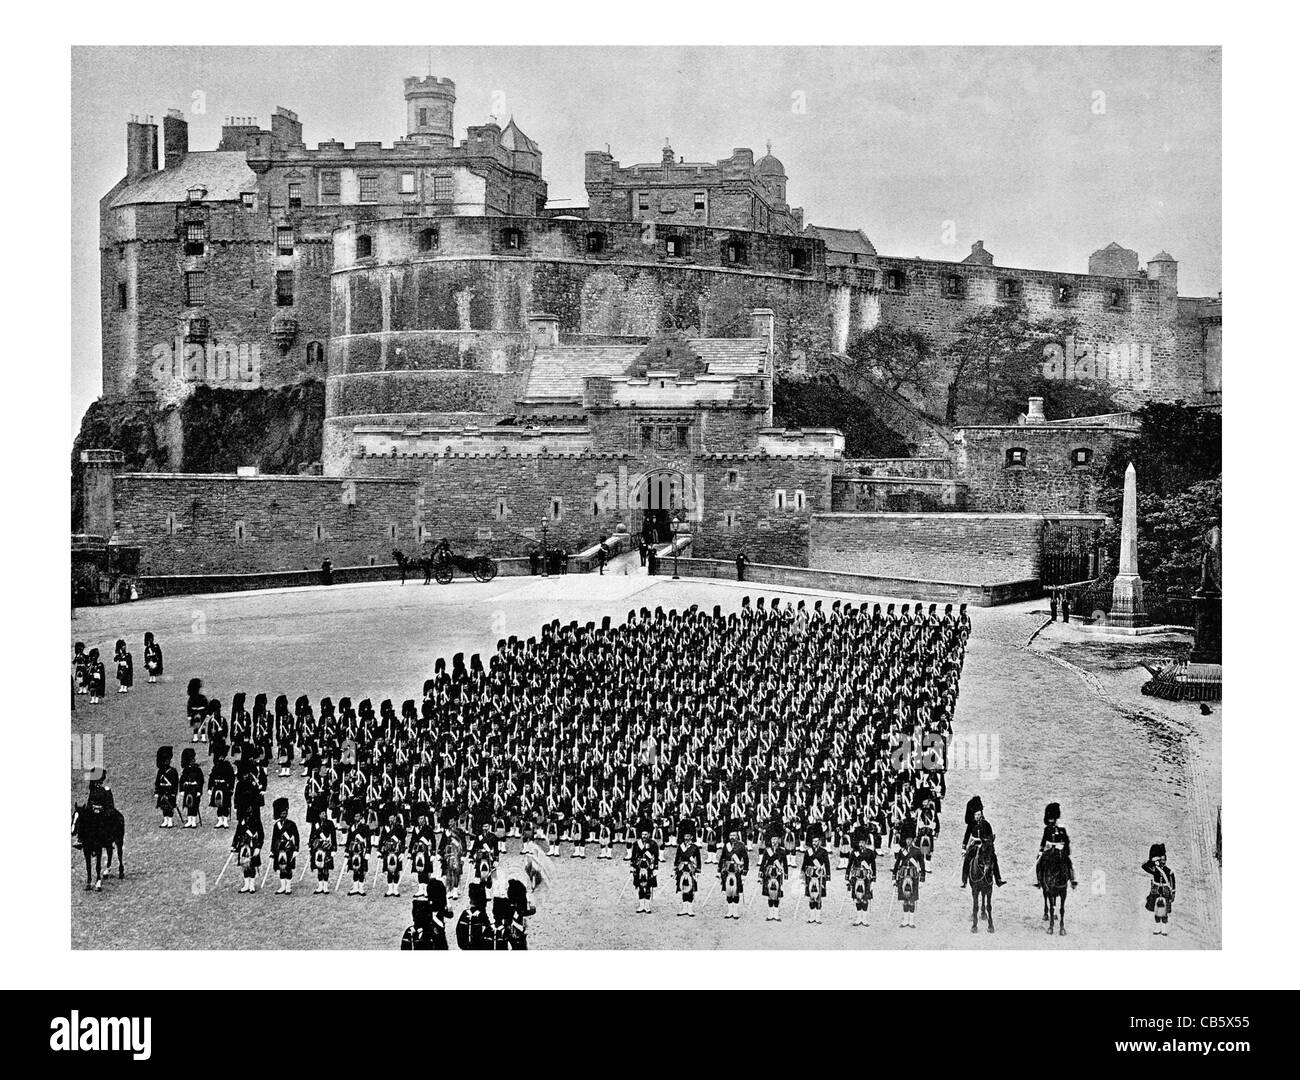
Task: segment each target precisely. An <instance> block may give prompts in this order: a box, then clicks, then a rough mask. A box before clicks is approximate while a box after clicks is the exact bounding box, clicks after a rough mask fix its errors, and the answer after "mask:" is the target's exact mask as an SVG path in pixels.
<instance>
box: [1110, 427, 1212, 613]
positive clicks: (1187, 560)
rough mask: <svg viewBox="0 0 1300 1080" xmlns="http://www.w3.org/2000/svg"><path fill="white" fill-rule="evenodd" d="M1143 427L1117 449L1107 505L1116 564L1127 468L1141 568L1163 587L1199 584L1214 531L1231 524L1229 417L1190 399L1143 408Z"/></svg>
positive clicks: (1186, 587)
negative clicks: (1134, 485) (1226, 502)
mask: <svg viewBox="0 0 1300 1080" xmlns="http://www.w3.org/2000/svg"><path fill="white" fill-rule="evenodd" d="M1137 415H1138V419H1139V420H1140V422H1141V425H1142V427H1141V432H1140V434H1139V435H1138V437H1137V438H1136V439H1133V440H1131V441H1130V442H1128V443H1127V444H1126V445H1125V446H1124V452H1122V453H1115V454H1112V455H1111V458H1110V461H1109V462H1108V463H1107V466H1106V475H1105V487H1104V489H1103V491H1102V495H1101V499H1100V505H1101V508H1102V509H1103V510H1104V511H1105V512H1106V513H1107V514H1109V515H1110V517H1111V522H1112V523H1111V525H1110V526H1109V527H1108V528H1107V529H1105V530H1104V531H1103V533H1102V535H1101V537H1100V541H1101V544H1102V549H1103V551H1105V552H1106V553H1107V557H1108V559H1109V561H1110V566H1111V568H1112V569H1113V568H1114V567H1115V566H1116V565H1117V564H1118V559H1119V537H1120V523H1121V517H1122V507H1123V499H1124V473H1125V470H1127V468H1128V464H1129V462H1130V461H1131V462H1132V463H1133V467H1134V469H1135V470H1136V471H1137V482H1138V508H1137V518H1138V520H1137V526H1138V569H1139V570H1140V572H1141V574H1142V578H1143V580H1144V581H1146V582H1149V583H1150V585H1151V586H1152V588H1153V589H1156V590H1160V591H1166V592H1167V591H1169V590H1170V589H1173V590H1175V591H1177V590H1188V591H1190V590H1192V589H1194V588H1195V587H1196V586H1197V584H1198V583H1199V581H1200V573H1201V557H1202V555H1203V553H1204V551H1205V544H1206V537H1207V535H1208V534H1209V531H1210V529H1211V528H1212V527H1213V526H1215V525H1219V526H1220V527H1221V526H1222V524H1223V480H1222V471H1223V442H1222V427H1223V421H1222V417H1221V416H1220V415H1219V414H1218V413H1217V412H1215V411H1214V410H1212V409H1206V408H1200V407H1198V406H1195V405H1187V404H1186V403H1184V402H1182V401H1177V402H1153V403H1151V404H1149V405H1145V406H1143V407H1142V408H1141V409H1140V410H1138V414H1137Z"/></svg>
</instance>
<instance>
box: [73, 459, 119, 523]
mask: <svg viewBox="0 0 1300 1080" xmlns="http://www.w3.org/2000/svg"><path fill="white" fill-rule="evenodd" d="M81 463H82V465H83V466H85V469H84V472H83V476H82V482H81V483H82V493H83V495H84V499H83V505H82V512H81V528H82V531H83V532H84V533H86V534H87V535H88V536H102V537H103V538H104V539H105V540H111V539H112V538H113V533H114V532H115V531H116V530H117V517H116V514H115V512H114V509H113V478H114V477H115V476H116V475H117V474H118V473H120V472H121V471H122V469H123V468H124V467H125V465H126V458H125V456H124V455H123V453H122V451H120V450H83V451H82V452H81Z"/></svg>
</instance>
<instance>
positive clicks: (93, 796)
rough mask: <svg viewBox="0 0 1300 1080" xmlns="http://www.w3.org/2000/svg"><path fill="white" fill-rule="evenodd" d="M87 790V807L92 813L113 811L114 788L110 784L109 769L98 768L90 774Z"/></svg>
mask: <svg viewBox="0 0 1300 1080" xmlns="http://www.w3.org/2000/svg"><path fill="white" fill-rule="evenodd" d="M88 779H89V784H88V786H87V791H86V809H87V810H89V811H90V812H91V813H92V814H107V813H111V812H112V811H113V810H114V809H116V807H114V806H113V789H112V788H110V787H109V786H108V770H107V769H104V768H99V769H96V770H95V771H94V772H92V773H91V774H90V775H89V778H88Z"/></svg>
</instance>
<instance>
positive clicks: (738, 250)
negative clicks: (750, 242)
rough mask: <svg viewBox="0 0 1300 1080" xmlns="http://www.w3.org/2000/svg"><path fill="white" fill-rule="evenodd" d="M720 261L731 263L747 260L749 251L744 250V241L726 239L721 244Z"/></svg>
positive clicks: (745, 261)
mask: <svg viewBox="0 0 1300 1080" xmlns="http://www.w3.org/2000/svg"><path fill="white" fill-rule="evenodd" d="M722 261H723V262H726V263H732V264H741V263H747V262H749V253H748V252H747V251H746V250H745V245H744V243H742V242H741V241H739V240H728V241H727V242H726V243H725V244H723V245H722Z"/></svg>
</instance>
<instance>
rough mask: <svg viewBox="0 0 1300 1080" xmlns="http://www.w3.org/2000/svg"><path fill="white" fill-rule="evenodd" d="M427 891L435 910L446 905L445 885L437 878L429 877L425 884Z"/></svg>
mask: <svg viewBox="0 0 1300 1080" xmlns="http://www.w3.org/2000/svg"><path fill="white" fill-rule="evenodd" d="M425 891H426V892H427V893H428V896H429V902H430V903H431V904H432V905H433V907H434V910H435V911H443V910H445V909H446V907H447V886H446V885H444V884H443V883H442V882H441V881H439V880H438V879H437V878H431V879H430V880H429V884H428V885H426V886H425Z"/></svg>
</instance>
